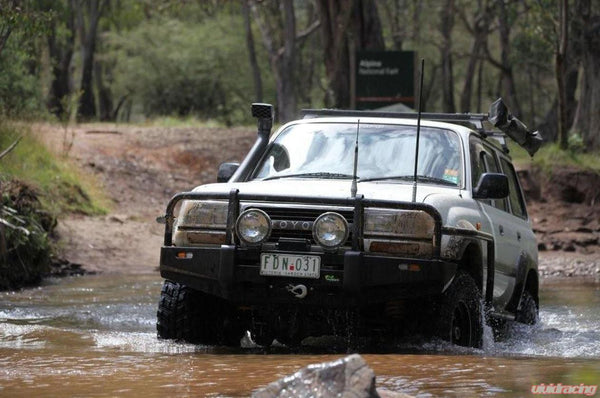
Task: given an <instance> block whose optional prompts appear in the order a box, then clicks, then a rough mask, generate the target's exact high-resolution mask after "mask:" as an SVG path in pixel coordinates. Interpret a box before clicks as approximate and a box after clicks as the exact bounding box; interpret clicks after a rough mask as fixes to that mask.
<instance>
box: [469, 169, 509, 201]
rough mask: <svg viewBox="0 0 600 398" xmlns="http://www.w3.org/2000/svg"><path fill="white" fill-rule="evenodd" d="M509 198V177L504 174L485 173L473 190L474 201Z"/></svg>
mask: <svg viewBox="0 0 600 398" xmlns="http://www.w3.org/2000/svg"><path fill="white" fill-rule="evenodd" d="M507 196H508V177H507V176H505V175H504V174H499V173H483V174H482V175H481V177H480V178H479V182H478V183H477V187H475V189H473V199H504V198H506V197H507Z"/></svg>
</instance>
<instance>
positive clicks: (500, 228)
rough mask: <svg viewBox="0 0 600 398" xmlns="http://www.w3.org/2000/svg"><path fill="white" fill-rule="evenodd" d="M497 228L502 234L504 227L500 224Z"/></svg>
mask: <svg viewBox="0 0 600 398" xmlns="http://www.w3.org/2000/svg"><path fill="white" fill-rule="evenodd" d="M498 229H499V230H500V235H504V227H503V226H502V225H500V226H499V227H498Z"/></svg>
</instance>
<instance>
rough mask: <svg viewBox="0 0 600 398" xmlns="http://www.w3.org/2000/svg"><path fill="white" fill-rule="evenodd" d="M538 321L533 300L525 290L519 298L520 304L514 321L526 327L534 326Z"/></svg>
mask: <svg viewBox="0 0 600 398" xmlns="http://www.w3.org/2000/svg"><path fill="white" fill-rule="evenodd" d="M538 319H539V315H538V307H537V304H536V303H535V299H534V298H533V296H532V295H531V293H530V292H528V291H527V290H525V291H523V295H522V296H521V303H520V305H519V309H518V310H517V314H516V315H515V321H517V322H520V323H524V324H526V325H535V324H536V323H537V322H538Z"/></svg>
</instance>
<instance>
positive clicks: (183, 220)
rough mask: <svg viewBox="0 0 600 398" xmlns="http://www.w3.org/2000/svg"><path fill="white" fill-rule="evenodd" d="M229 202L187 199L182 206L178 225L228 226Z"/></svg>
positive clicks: (200, 226)
mask: <svg viewBox="0 0 600 398" xmlns="http://www.w3.org/2000/svg"><path fill="white" fill-rule="evenodd" d="M227 208H228V203H227V202H217V201H197V200H187V201H185V202H184V203H183V205H182V206H181V211H180V212H179V214H180V217H178V220H177V226H178V227H191V228H210V229H225V228H227Z"/></svg>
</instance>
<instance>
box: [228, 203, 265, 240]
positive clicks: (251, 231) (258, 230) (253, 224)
mask: <svg viewBox="0 0 600 398" xmlns="http://www.w3.org/2000/svg"><path fill="white" fill-rule="evenodd" d="M235 229H236V231H237V234H238V237H239V238H240V239H241V240H242V241H244V242H245V243H246V244H248V245H259V244H261V243H262V242H264V241H265V240H267V239H268V238H269V235H271V219H270V218H269V216H268V215H267V213H265V212H264V211H262V210H259V209H248V210H246V211H244V212H242V214H240V216H239V217H238V219H237V221H236V223H235Z"/></svg>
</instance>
